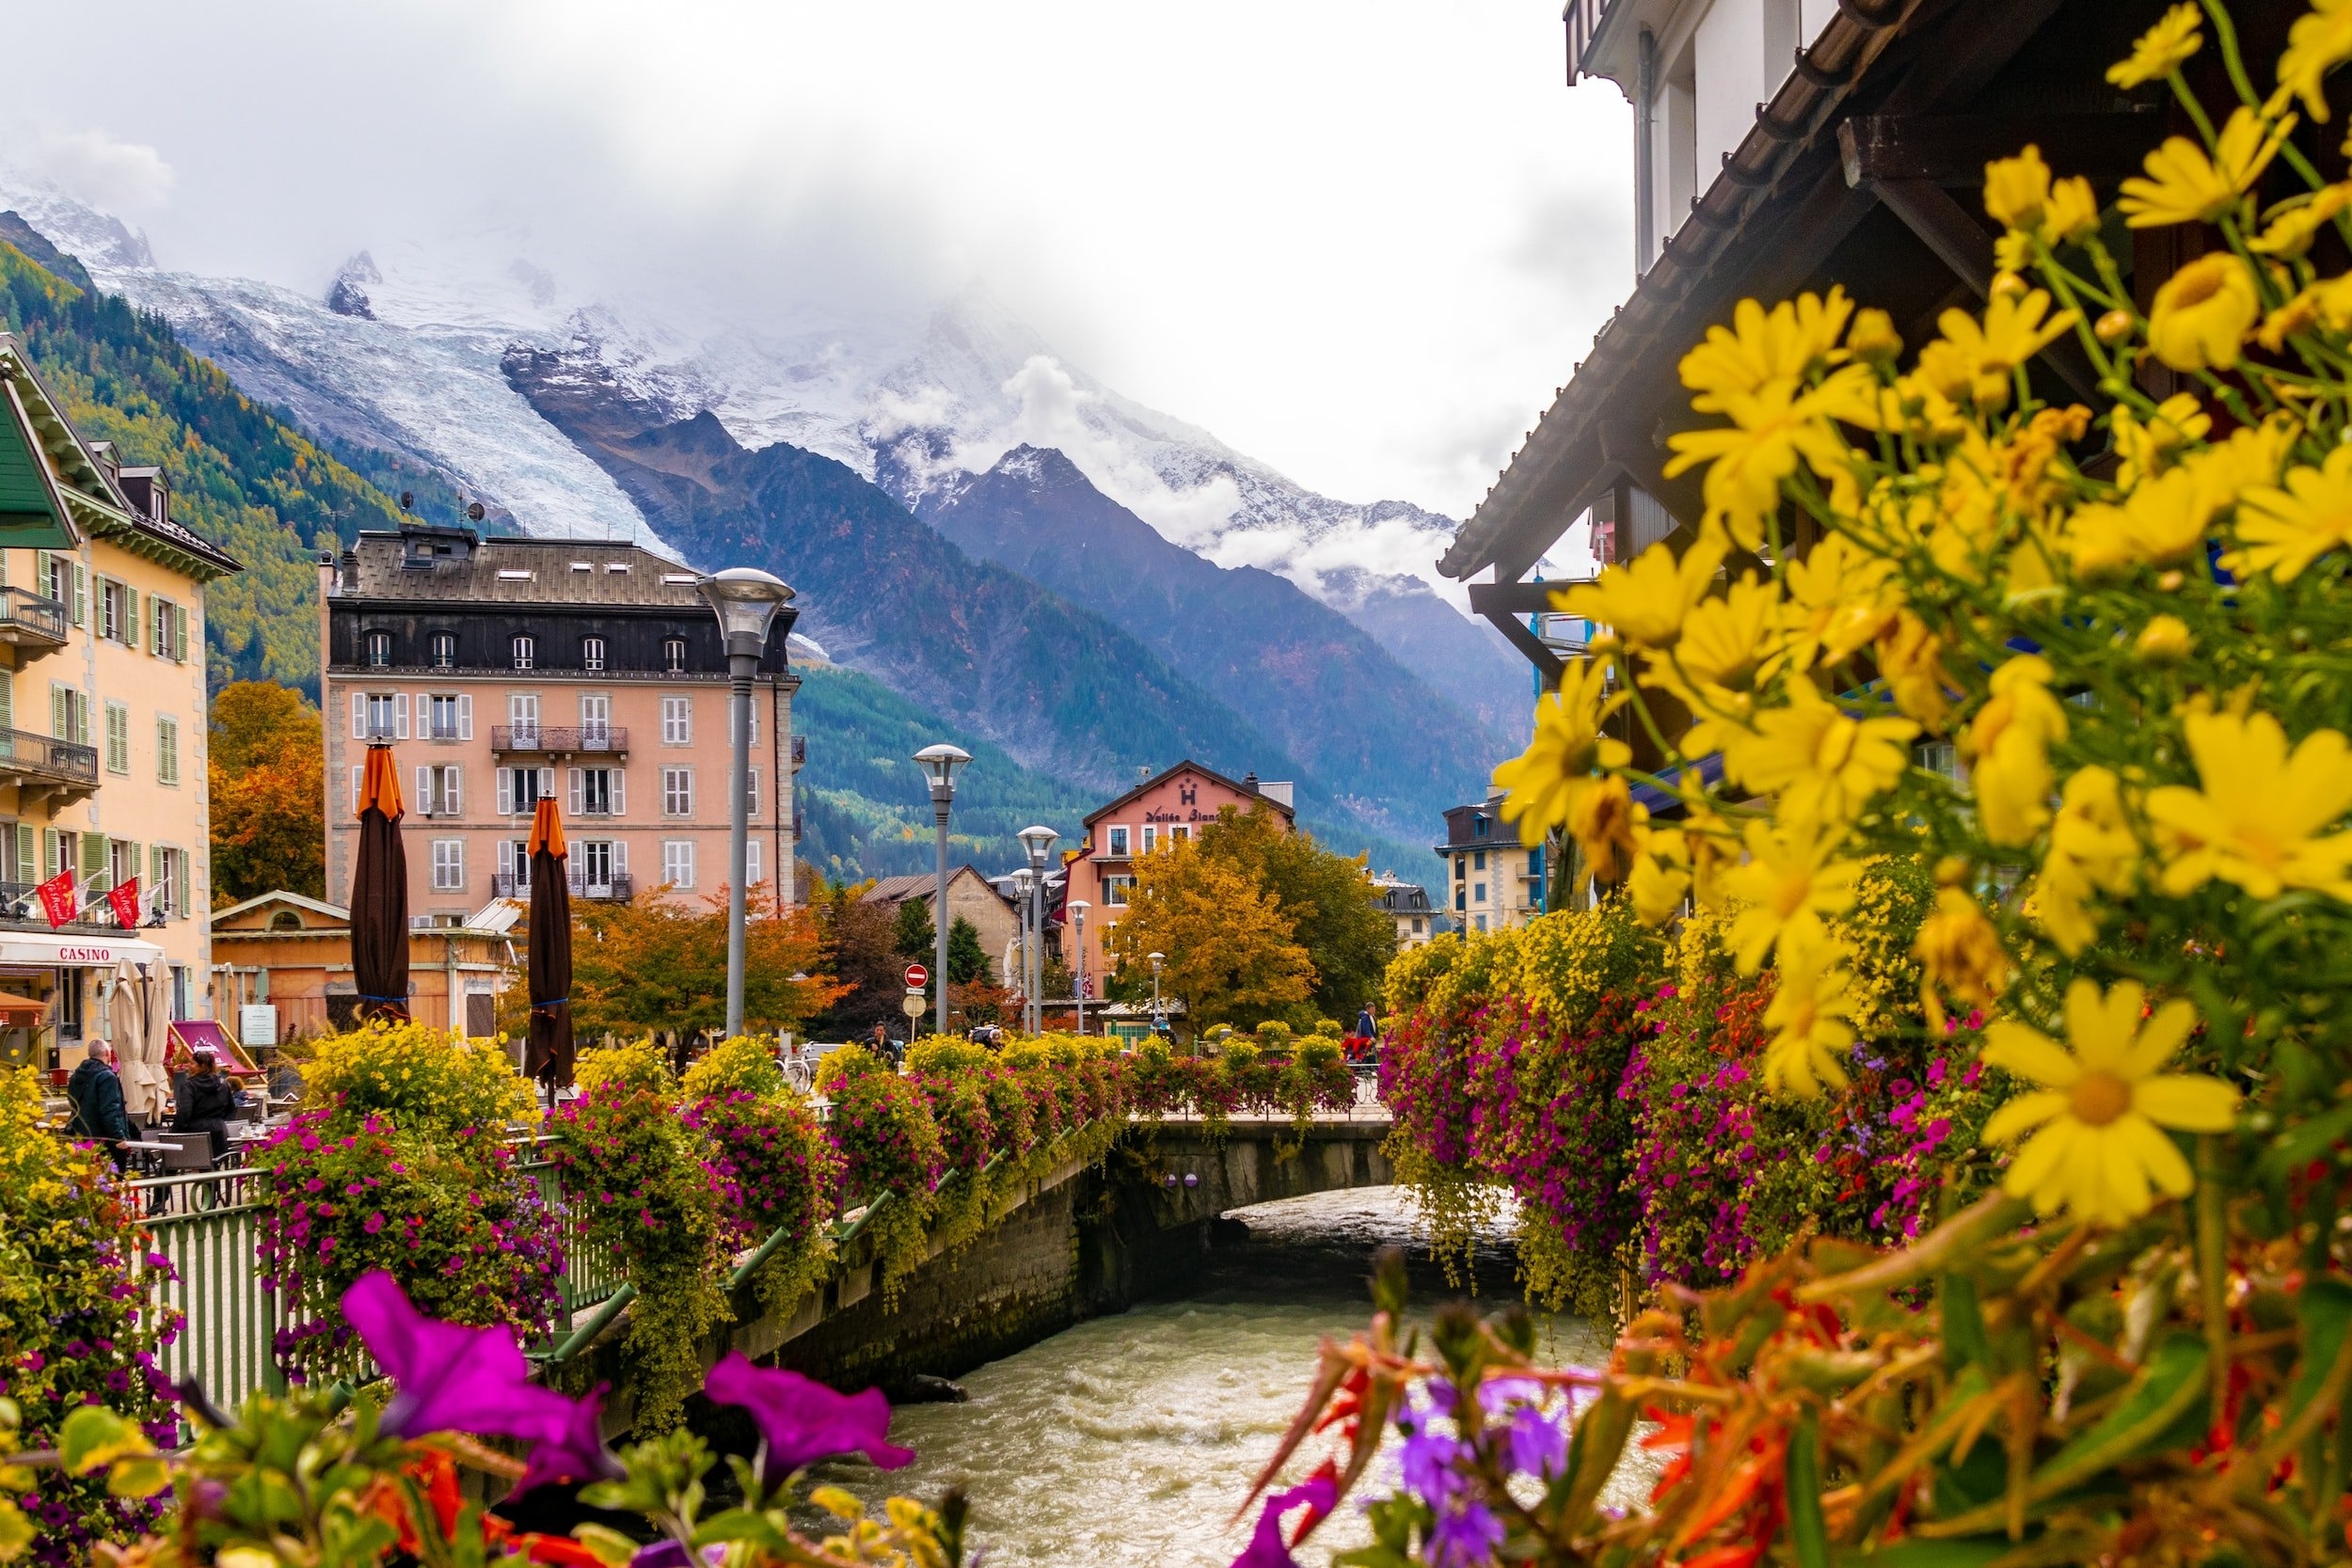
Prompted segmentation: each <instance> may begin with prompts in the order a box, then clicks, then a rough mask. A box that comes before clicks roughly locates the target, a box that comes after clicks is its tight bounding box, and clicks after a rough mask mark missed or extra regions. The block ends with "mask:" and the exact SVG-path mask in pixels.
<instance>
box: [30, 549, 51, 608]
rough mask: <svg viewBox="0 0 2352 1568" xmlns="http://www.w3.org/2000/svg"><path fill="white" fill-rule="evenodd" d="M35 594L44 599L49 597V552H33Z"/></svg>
mask: <svg viewBox="0 0 2352 1568" xmlns="http://www.w3.org/2000/svg"><path fill="white" fill-rule="evenodd" d="M33 592H34V593H36V594H40V596H41V597H42V598H44V599H45V598H47V597H48V596H49V552H48V551H47V550H35V551H34V552H33Z"/></svg>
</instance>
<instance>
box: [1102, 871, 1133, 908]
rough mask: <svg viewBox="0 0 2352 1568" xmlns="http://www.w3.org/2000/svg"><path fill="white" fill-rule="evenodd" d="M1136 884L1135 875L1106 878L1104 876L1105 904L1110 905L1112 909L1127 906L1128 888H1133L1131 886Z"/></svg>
mask: <svg viewBox="0 0 2352 1568" xmlns="http://www.w3.org/2000/svg"><path fill="white" fill-rule="evenodd" d="M1135 885H1136V879H1134V878H1133V877H1105V878H1104V879H1103V902H1104V905H1105V906H1107V907H1109V908H1112V909H1120V908H1123V907H1125V905H1126V902H1127V890H1128V889H1129V888H1131V887H1133V886H1135Z"/></svg>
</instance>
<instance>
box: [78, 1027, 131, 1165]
mask: <svg viewBox="0 0 2352 1568" xmlns="http://www.w3.org/2000/svg"><path fill="white" fill-rule="evenodd" d="M114 1057H115V1051H114V1047H113V1046H111V1045H108V1044H106V1043H105V1042H103V1040H102V1041H101V1042H99V1043H98V1044H96V1045H93V1046H91V1047H90V1049H89V1053H88V1054H87V1055H86V1056H84V1057H83V1058H82V1064H81V1066H79V1067H77V1068H75V1069H73V1076H72V1078H69V1079H67V1080H66V1085H65V1094H66V1098H67V1099H68V1100H70V1101H72V1102H73V1119H72V1121H71V1122H69V1123H67V1125H66V1131H67V1132H71V1133H72V1135H73V1136H75V1137H77V1138H88V1139H90V1140H91V1141H93V1142H95V1143H98V1144H101V1145H103V1146H104V1148H105V1150H106V1157H107V1158H108V1159H110V1160H112V1161H113V1162H114V1163H115V1165H116V1168H118V1169H119V1168H120V1167H121V1165H122V1146H123V1144H124V1143H125V1142H127V1141H128V1140H129V1138H130V1136H131V1114H130V1112H129V1111H128V1110H127V1109H126V1108H125V1107H124V1105H123V1101H122V1080H121V1079H120V1078H119V1076H117V1075H116V1072H115V1060H114Z"/></svg>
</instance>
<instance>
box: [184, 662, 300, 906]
mask: <svg viewBox="0 0 2352 1568" xmlns="http://www.w3.org/2000/svg"><path fill="white" fill-rule="evenodd" d="M209 751H210V756H209V760H208V763H207V772H208V775H209V784H210V788H211V793H212V813H213V856H212V859H213V891H214V902H215V905H219V904H227V903H234V902H235V901H237V900H238V899H241V898H250V897H252V896H253V895H256V894H261V893H270V892H274V891H277V890H278V889H281V888H282V889H283V890H285V891H286V892H288V893H299V894H303V895H308V896H310V897H312V898H321V897H324V896H326V816H325V813H326V736H325V733H324V731H323V730H322V728H321V726H320V723H319V713H318V709H316V708H314V707H312V706H311V705H310V703H309V702H308V701H307V700H305V699H304V697H303V695H302V693H301V692H299V691H296V690H294V689H292V688H290V687H284V686H279V685H278V684H276V683H275V682H272V681H235V682H232V683H230V685H228V686H225V687H222V688H221V689H220V694H219V695H218V696H216V697H215V698H214V699H213V717H212V744H211V746H210V748H209Z"/></svg>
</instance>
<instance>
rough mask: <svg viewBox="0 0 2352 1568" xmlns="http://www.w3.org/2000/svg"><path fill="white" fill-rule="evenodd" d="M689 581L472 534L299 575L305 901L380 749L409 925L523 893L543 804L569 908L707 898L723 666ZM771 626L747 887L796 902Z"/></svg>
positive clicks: (782, 687) (721, 844)
mask: <svg viewBox="0 0 2352 1568" xmlns="http://www.w3.org/2000/svg"><path fill="white" fill-rule="evenodd" d="M696 580H697V574H696V573H694V572H692V571H691V570H689V569H688V568H686V567H684V566H681V565H679V564H678V563H677V562H675V561H670V560H667V559H664V558H663V557H661V556H658V555H655V554H653V553H652V552H651V551H648V550H644V549H640V548H638V547H637V546H632V545H619V544H608V543H605V542H602V541H596V540H562V539H502V538H493V539H485V538H483V537H481V536H480V534H478V533H477V532H476V531H474V530H472V529H469V528H438V527H428V526H423V525H410V526H407V527H404V528H402V529H401V530H399V531H396V532H393V531H384V532H368V533H362V534H361V535H360V536H359V539H358V544H357V546H356V547H355V548H353V549H349V550H346V551H344V552H343V553H342V555H341V556H340V557H336V556H326V557H323V558H322V559H321V561H320V562H319V584H320V595H319V603H320V638H321V649H320V665H321V669H322V670H323V672H324V673H323V676H322V680H321V686H322V689H323V698H324V711H325V714H326V824H327V832H326V894H327V898H328V900H329V901H330V902H333V901H347V900H348V899H349V897H350V892H351V873H352V861H353V857H354V855H355V854H356V852H357V848H358V819H357V817H356V816H355V815H354V803H355V800H356V797H357V793H358V782H359V776H360V768H361V765H362V763H363V762H364V760H365V757H366V752H367V747H368V745H369V743H370V742H371V741H372V740H375V739H382V740H386V741H389V742H390V743H391V745H392V748H393V752H394V757H395V760H396V762H397V764H398V766H399V768H400V784H401V789H402V792H403V797H404V803H405V806H406V808H407V816H406V820H405V823H404V828H405V833H404V845H405V849H406V852H407V859H408V911H409V918H410V920H411V921H412V922H414V923H417V924H420V925H428V926H437V927H460V926H463V925H464V924H465V923H466V920H467V918H468V916H469V915H470V914H471V913H472V912H473V911H476V910H478V909H480V908H482V907H483V905H484V904H485V902H486V901H487V900H489V899H491V898H494V897H501V896H522V897H527V896H529V892H530V883H531V869H530V865H529V863H528V860H527V858H526V854H525V850H524V843H525V841H526V839H527V838H528V836H529V833H530V830H531V816H532V810H533V808H534V807H535V806H536V804H537V802H538V801H539V800H540V799H541V798H542V797H544V796H548V795H552V796H554V798H555V800H556V801H557V803H558V804H559V805H560V806H561V807H562V808H563V812H564V836H565V838H566V840H567V841H568V843H569V845H570V848H571V854H570V860H569V867H570V872H571V883H572V893H573V895H574V896H575V897H580V898H587V899H626V898H628V897H629V896H630V895H632V893H634V892H636V891H637V890H640V889H666V890H668V895H670V896H674V897H677V898H688V899H704V898H708V897H711V896H714V895H723V893H724V892H725V889H726V883H727V835H728V813H729V800H728V777H729V770H730V768H731V765H732V750H733V745H732V730H731V727H730V721H729V704H728V700H727V698H728V688H727V672H726V657H725V653H724V650H723V647H722V645H721V642H720V637H719V624H718V621H717V619H716V618H715V617H714V616H713V615H712V613H711V611H710V609H709V607H708V606H707V604H706V603H705V602H704V601H703V598H702V596H701V594H699V593H698V592H697V591H696V588H695V582H696ZM792 620H793V612H792V610H791V609H790V607H788V606H787V608H786V609H785V610H783V611H782V612H780V613H779V614H778V615H777V616H776V619H775V624H774V626H773V627H772V629H771V633H770V636H769V641H768V652H767V656H766V657H765V658H764V659H763V660H762V661H761V664H760V671H759V674H758V677H757V682H756V684H755V688H754V689H753V696H752V724H751V747H752V757H753V761H752V791H751V800H750V807H751V812H750V816H751V824H752V830H751V846H750V849H751V853H750V859H749V870H750V877H749V879H748V880H749V882H750V884H751V885H752V887H753V888H754V889H755V892H756V890H759V889H761V888H762V887H763V886H765V887H778V888H783V889H787V890H790V889H793V888H794V887H795V886H796V879H795V878H794V875H793V869H794V868H793V849H794V842H795V838H796V830H795V821H794V814H793V809H792V776H793V773H794V772H795V770H796V769H797V768H798V765H799V762H800V758H801V750H800V742H799V741H798V740H797V739H796V738H795V737H794V736H793V734H792V693H793V691H794V690H795V689H797V688H798V687H799V685H800V677H799V676H797V675H795V674H793V673H790V671H789V670H787V668H786V663H785V647H786V640H787V635H788V633H789V630H790V627H791V623H792Z"/></svg>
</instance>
